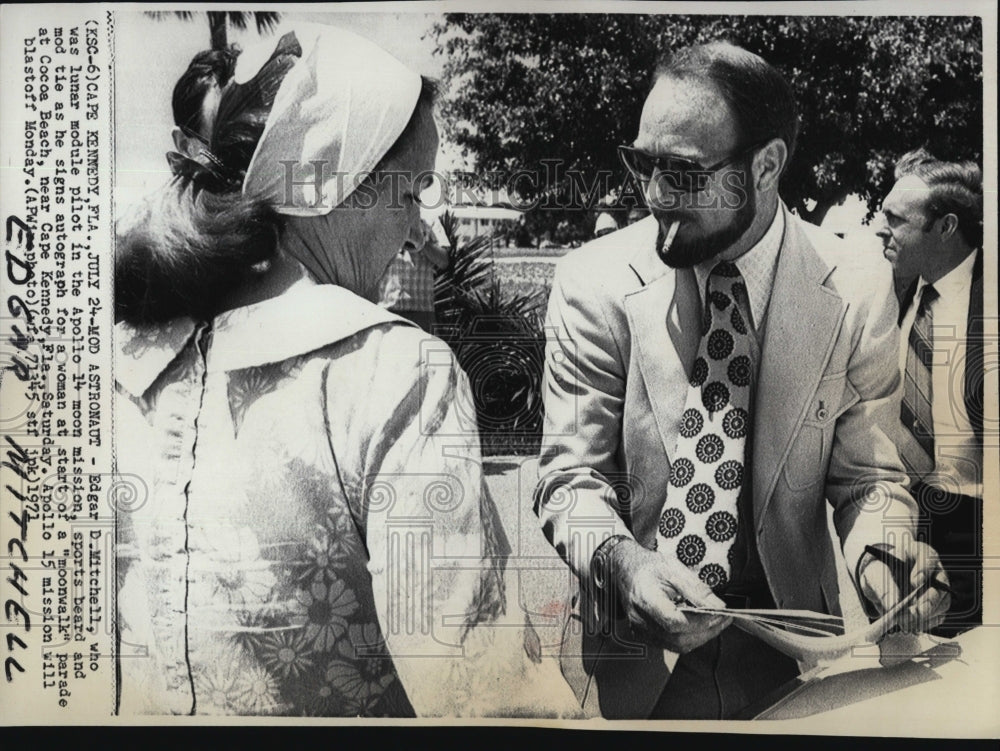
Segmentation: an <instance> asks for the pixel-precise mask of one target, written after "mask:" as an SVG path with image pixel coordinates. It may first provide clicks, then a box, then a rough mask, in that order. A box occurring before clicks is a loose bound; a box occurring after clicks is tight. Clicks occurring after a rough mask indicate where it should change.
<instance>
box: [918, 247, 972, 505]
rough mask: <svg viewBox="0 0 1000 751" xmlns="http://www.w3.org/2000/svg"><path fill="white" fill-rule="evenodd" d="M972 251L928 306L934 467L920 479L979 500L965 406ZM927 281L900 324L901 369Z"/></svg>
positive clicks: (941, 284) (938, 285)
mask: <svg viewBox="0 0 1000 751" xmlns="http://www.w3.org/2000/svg"><path fill="white" fill-rule="evenodd" d="M975 263H976V254H975V253H970V254H969V257H968V258H966V259H965V260H964V261H962V262H961V263H960V264H958V266H956V267H955V268H953V269H952V270H951V271H949V272H948V273H947V274H945V275H944V276H943V277H941V278H940V279H938V280H937V281H936V282H934V289H935V290H937V292H938V298H937V299H936V300H934V302H932V303H931V304H930V306H929V309H930V312H931V319H932V323H931V325H932V328H931V332H932V335H933V338H934V345H933V346H934V350H933V352H934V362H933V364H932V365H931V384H932V386H931V388H932V390H933V394H932V402H933V403H932V405H931V411H932V414H933V418H934V454H935V457H934V471H933V472H932V473H931V474H930V475H928V476H927V477H925V478H923V481H924V483H925V484H928V485H933V486H934V487H939V488H941V489H942V490H946V491H948V492H950V493H961V494H962V495H968V496H974V497H977V498H982V495H983V488H982V479H981V478H982V467H981V465H982V454H981V452H980V451H979V450H978V449H977V447H976V435H975V431H973V429H972V424H971V423H970V422H969V415H968V414H967V412H966V409H965V355H966V334H967V328H968V316H969V302H970V294H971V290H972V267H973V266H974V265H975ZM926 286H927V281H926V280H925V279H924V278H923V277H921V278H920V280H919V281H918V282H917V291H916V293H915V294H914V296H913V302H912V303H911V304H910V307H909V309H908V310H907V311H906V315H905V316H904V317H903V323H902V325H901V328H900V351H899V369H900V372H901V373H902V372H903V371H904V370H905V368H906V351H907V347H908V346H909V338H910V330H911V329H912V328H913V321H914V319H916V317H917V308H918V307H919V306H920V300H921V299H922V298H923V293H924V288H925V287H926Z"/></svg>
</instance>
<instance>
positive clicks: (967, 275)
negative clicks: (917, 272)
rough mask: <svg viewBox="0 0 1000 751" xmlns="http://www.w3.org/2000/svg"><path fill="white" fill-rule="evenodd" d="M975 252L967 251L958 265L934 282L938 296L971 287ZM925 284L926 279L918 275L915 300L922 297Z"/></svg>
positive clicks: (946, 296)
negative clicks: (966, 255)
mask: <svg viewBox="0 0 1000 751" xmlns="http://www.w3.org/2000/svg"><path fill="white" fill-rule="evenodd" d="M977 252H978V251H972V252H971V253H969V256H968V257H967V258H966V259H965V260H964V261H962V262H961V263H960V264H958V266H956V267H955V268H953V269H952V270H951V271H949V272H948V273H947V274H945V275H944V276H942V277H941V278H940V279H938V280H937V281H936V282H934V289H936V290H937V293H938V297H944V298H950V297H952V296H953V295H958V294H961V293H962V292H966V293H967V292H968V291H969V289H970V288H971V287H972V267H973V266H975V265H976V253H977ZM926 286H927V280H926V279H924V278H923V277H920V281H919V282H918V283H917V292H916V294H915V295H914V299H915V300H919V299H920V298H921V297H922V295H923V293H924V287H926Z"/></svg>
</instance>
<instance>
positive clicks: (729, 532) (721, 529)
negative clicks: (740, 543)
mask: <svg viewBox="0 0 1000 751" xmlns="http://www.w3.org/2000/svg"><path fill="white" fill-rule="evenodd" d="M705 532H707V533H708V536H709V537H711V538H712V540H714V541H715V542H725V541H726V540H731V539H733V538H734V537H736V517H735V516H733V515H732V514H730V513H729V512H728V511H715V512H713V513H712V515H711V516H709V517H708V521H706V522H705Z"/></svg>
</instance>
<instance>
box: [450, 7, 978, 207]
mask: <svg viewBox="0 0 1000 751" xmlns="http://www.w3.org/2000/svg"><path fill="white" fill-rule="evenodd" d="M431 33H432V35H433V37H434V39H435V42H436V44H437V52H438V53H439V54H443V55H445V57H446V61H445V79H446V83H447V84H448V85H449V94H448V96H447V97H446V99H445V102H444V114H445V120H446V127H447V128H448V135H449V137H450V138H451V139H452V140H453V141H454V142H456V143H457V144H458V145H459V146H460V147H462V149H463V151H464V152H465V153H466V154H471V155H473V156H474V157H475V159H476V162H477V170H478V171H480V172H482V171H489V170H497V171H504V172H507V173H513V172H516V171H517V170H529V171H532V172H533V173H534V174H536V175H537V176H538V178H537V181H536V182H535V187H536V188H537V190H538V191H539V192H541V193H549V194H557V195H560V196H563V197H564V198H566V197H568V196H574V195H575V198H571V199H570V200H576V201H580V199H581V198H582V197H583V195H582V194H581V192H580V191H579V190H578V188H579V187H581V186H580V185H579V184H578V185H576V186H573V185H572V184H571V182H570V180H569V179H567V178H566V177H565V175H563V176H559V175H553V174H552V170H551V169H549V170H546V169H545V167H544V164H543V161H542V160H551V159H555V160H559V162H560V164H561V165H562V166H563V167H564V169H565V170H579V171H580V172H581V173H582V174H583V175H584V176H585V180H584V183H585V186H586V187H590V186H592V182H591V181H592V180H593V179H594V178H595V177H596V176H597V175H598V174H600V171H602V170H604V171H606V172H607V174H609V175H611V180H610V183H611V184H610V187H611V188H614V187H616V186H620V185H621V184H622V182H623V181H624V179H625V171H624V168H623V167H622V166H621V165H620V163H619V162H618V158H617V153H616V148H615V147H616V146H617V145H618V144H622V143H630V142H631V141H632V140H633V139H634V138H635V135H636V133H637V132H638V122H639V116H640V113H641V110H642V104H643V100H644V99H645V96H646V93H647V91H648V89H649V84H650V82H651V73H652V71H653V69H654V67H655V63H656V61H657V59H658V58H659V56H660V54H661V53H662V52H664V51H668V50H672V49H677V48H679V47H682V46H684V45H687V44H691V43H696V42H705V41H711V40H717V39H727V40H729V41H732V42H733V43H735V44H738V45H740V46H743V47H745V48H747V49H749V50H751V51H753V52H756V53H757V54H759V55H761V56H762V57H763V58H764V59H765V60H767V61H769V62H770V63H772V64H773V65H775V66H776V67H777V68H778V69H779V70H780V71H782V73H783V74H784V75H785V76H786V77H787V78H788V80H789V81H790V82H791V84H792V86H793V87H794V89H795V91H796V95H797V98H798V102H799V105H800V108H801V113H802V118H801V119H802V131H801V137H800V141H799V147H798V151H797V153H796V155H795V158H794V159H793V162H792V164H791V166H790V168H789V170H788V171H787V173H786V175H785V179H784V180H783V184H782V195H783V197H784V199H785V200H786V202H787V203H788V204H789V206H791V207H792V208H794V209H795V210H796V211H797V212H798V213H799V214H800V215H801V216H803V217H804V218H806V219H808V220H810V221H814V222H817V223H818V222H820V221H822V219H823V217H824V216H825V215H826V212H827V211H828V210H829V208H830V207H831V206H833V205H836V204H837V203H839V202H840V201H842V200H843V198H844V197H846V196H847V195H849V194H852V193H856V194H859V195H861V196H862V197H864V198H865V199H867V201H868V205H869V208H870V209H872V210H874V209H875V208H876V207H877V205H878V202H879V201H880V200H881V197H882V196H883V195H884V194H885V192H886V190H887V189H888V187H889V183H890V181H891V172H892V165H893V163H894V161H895V159H896V158H897V157H898V156H900V155H901V154H902V153H904V152H905V151H907V150H909V149H911V148H915V147H917V146H921V145H924V146H927V147H928V148H929V149H930V150H931V151H932V152H934V153H936V154H937V155H939V156H941V157H942V158H949V159H953V158H972V159H978V158H980V156H981V153H982V131H983V107H982V100H983V85H982V24H981V21H980V19H979V18H976V17H845V16H840V17H820V16H802V17H777V16H683V15H671V16H668V15H656V16H651V15H608V14H573V15H570V14H559V15H545V14H510V15H507V14H448V15H446V16H445V19H444V20H443V21H442V22H441V23H438V24H436V25H435V27H434V28H433V30H432V32H431ZM578 183H579V180H578ZM574 187H575V188H577V190H576V191H574ZM529 197H530V196H529ZM578 205H579V204H578ZM554 221H557V220H554Z"/></svg>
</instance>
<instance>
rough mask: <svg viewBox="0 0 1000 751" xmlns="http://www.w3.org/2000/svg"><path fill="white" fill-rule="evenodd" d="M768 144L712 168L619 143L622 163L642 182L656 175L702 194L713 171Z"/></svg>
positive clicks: (676, 186) (756, 145)
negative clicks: (648, 152)
mask: <svg viewBox="0 0 1000 751" xmlns="http://www.w3.org/2000/svg"><path fill="white" fill-rule="evenodd" d="M768 140H770V139H768ZM765 143H767V141H759V142H757V143H754V144H751V145H750V146H747V147H746V148H745V149H743V150H742V151H739V152H737V153H735V154H732V155H730V156H727V157H726V158H725V159H723V160H722V161H721V162H716V163H715V164H711V165H709V166H708V167H703V166H702V165H700V164H698V162H695V161H692V160H690V159H685V158H684V157H680V156H671V155H666V156H655V155H653V154H647V153H646V152H645V151H640V150H639V149H637V148H635V147H634V146H619V147H618V156H619V157H621V160H622V164H624V165H625V167H626V168H627V169H628V171H629V172H631V173H632V174H633V175H634V176H635V178H636V179H637V180H638V181H639V182H640V183H643V184H646V183H648V182H649V181H650V179H652V177H653V175H654V174H656V175H657V176H658V177H659V178H660V179H661V180H663V181H664V182H665V183H666V185H667V187H668V188H670V190H679V191H682V192H684V193H698V192H699V191H702V190H704V189H705V188H706V187H707V186H708V178H710V177H711V176H712V175H713V174H715V173H716V172H718V171H719V170H720V169H722V168H723V167H728V166H729V165H730V164H732V163H733V162H737V161H739V160H740V159H742V158H743V157H744V156H746V155H747V154H749V153H750V152H751V151H753V150H754V149H757V148H759V147H761V146H763V145H764V144H765Z"/></svg>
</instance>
